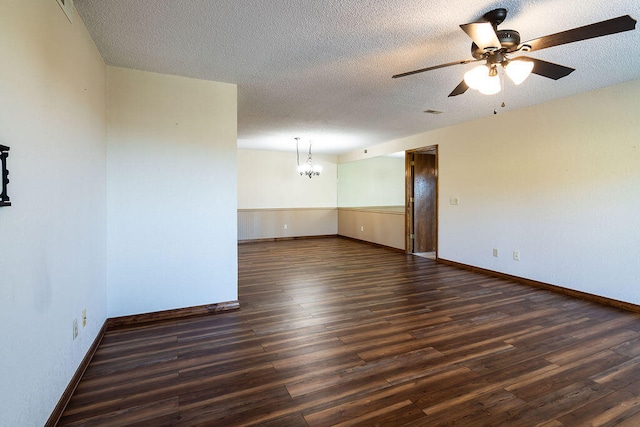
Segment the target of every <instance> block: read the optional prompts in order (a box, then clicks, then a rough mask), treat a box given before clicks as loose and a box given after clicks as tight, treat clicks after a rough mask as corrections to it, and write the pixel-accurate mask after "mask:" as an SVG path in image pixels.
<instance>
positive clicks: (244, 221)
mask: <svg viewBox="0 0 640 427" xmlns="http://www.w3.org/2000/svg"><path fill="white" fill-rule="evenodd" d="M337 223H338V212H337V210H336V208H308V209H305V208H297V209H296V208H293V209H284V208H282V209H239V210H238V241H244V240H260V239H279V238H287V237H302V236H304V237H307V236H327V235H335V234H337V232H338V231H337Z"/></svg>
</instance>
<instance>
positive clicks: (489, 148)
mask: <svg viewBox="0 0 640 427" xmlns="http://www.w3.org/2000/svg"><path fill="white" fill-rule="evenodd" d="M465 96H466V95H465ZM639 99H640V81H631V82H628V83H623V84H620V85H617V86H612V87H608V88H603V89H599V90H596V91H592V92H588V93H583V94H579V95H576V96H572V97H568V98H564V99H559V100H556V101H552V102H549V103H546V104H541V105H536V106H533V107H529V108H525V109H521V110H517V111H511V112H506V113H502V114H499V115H497V116H494V115H490V116H488V117H486V118H484V119H481V120H477V121H474V122H469V123H465V124H461V125H457V126H452V127H448V128H443V129H439V130H436V131H433V132H427V133H423V134H420V135H415V136H412V137H409V138H404V139H400V140H396V141H390V142H388V143H386V144H381V145H380V146H377V147H374V148H372V149H371V150H368V151H369V152H373V153H377V154H387V153H393V152H397V151H400V150H407V149H413V148H419V147H426V146H431V145H438V162H439V215H438V233H439V236H438V244H439V247H438V256H439V257H441V258H445V259H449V260H453V261H457V262H461V263H464V264H469V265H473V266H478V267H482V268H487V269H490V270H494V271H499V272H504V273H507V274H512V275H516V276H520V277H525V278H529V279H533V280H538V281H542V282H547V283H551V284H555V285H559V286H563V287H567V288H571V289H576V290H579V291H583V292H588V293H593V294H597V295H601V296H605V297H609V298H614V299H619V300H623V301H627V302H631V303H635V304H640V263H639V262H638V260H637V255H638V254H639V253H640V226H638V218H639V217H640V197H639V196H638V195H640V144H639V143H638V141H639V140H640V120H638V117H640V102H638V100H639ZM497 128H499V129H500V135H501V137H500V138H496V137H495V135H496V132H495V129H497ZM361 156H362V154H361V153H359V152H354V153H349V154H347V155H344V156H341V157H340V160H341V161H345V160H349V161H352V160H355V159H358V158H361ZM450 197H457V198H458V199H459V201H460V203H459V205H451V204H450V203H449V199H450ZM493 248H496V249H498V253H499V256H498V257H493V255H492V250H493ZM513 251H518V252H519V253H520V261H515V260H513Z"/></svg>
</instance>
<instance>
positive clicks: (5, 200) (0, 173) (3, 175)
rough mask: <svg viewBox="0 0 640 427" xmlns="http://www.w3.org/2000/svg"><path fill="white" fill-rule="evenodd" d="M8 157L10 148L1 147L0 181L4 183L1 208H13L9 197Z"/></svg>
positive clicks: (1, 192)
mask: <svg viewBox="0 0 640 427" xmlns="http://www.w3.org/2000/svg"><path fill="white" fill-rule="evenodd" d="M7 157H9V147H7V146H4V145H0V163H1V169H0V181H2V188H1V190H2V191H0V207H1V206H11V202H10V201H9V195H8V194H7V186H8V185H9V170H8V169H7Z"/></svg>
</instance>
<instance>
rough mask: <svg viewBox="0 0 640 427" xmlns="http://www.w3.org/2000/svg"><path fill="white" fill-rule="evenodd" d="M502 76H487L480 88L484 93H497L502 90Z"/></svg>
mask: <svg viewBox="0 0 640 427" xmlns="http://www.w3.org/2000/svg"><path fill="white" fill-rule="evenodd" d="M500 89H501V87H500V77H499V76H498V75H495V76H487V78H486V79H485V81H484V83H482V86H481V87H480V88H479V89H478V90H479V91H480V93H481V94H483V95H495V94H496V93H498V92H500Z"/></svg>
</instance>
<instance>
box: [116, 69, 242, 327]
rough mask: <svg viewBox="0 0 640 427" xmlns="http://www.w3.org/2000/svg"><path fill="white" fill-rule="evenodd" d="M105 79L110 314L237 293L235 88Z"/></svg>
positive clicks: (138, 76)
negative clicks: (106, 83)
mask: <svg viewBox="0 0 640 427" xmlns="http://www.w3.org/2000/svg"><path fill="white" fill-rule="evenodd" d="M108 85H109V92H108V117H109V119H108V125H109V127H108V211H107V218H108V255H107V257H108V258H107V259H108V315H109V317H116V316H122V315H130V314H138V313H146V312H153V311H160V310H166V309H174V308H181V307H189V306H197V305H203V304H210V303H216V302H227V301H235V300H237V299H238V294H237V292H238V291H237V240H236V223H237V216H236V215H237V211H236V206H237V179H236V177H237V171H236V153H237V150H236V134H237V125H236V123H237V119H236V117H237V108H236V105H237V101H236V100H237V94H236V86H235V85H231V84H226V83H216V82H210V81H202V80H194V79H187V78H182V77H176V76H167V75H160V74H154V73H147V72H142V71H134V70H127V69H122V68H114V67H109V68H108Z"/></svg>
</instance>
